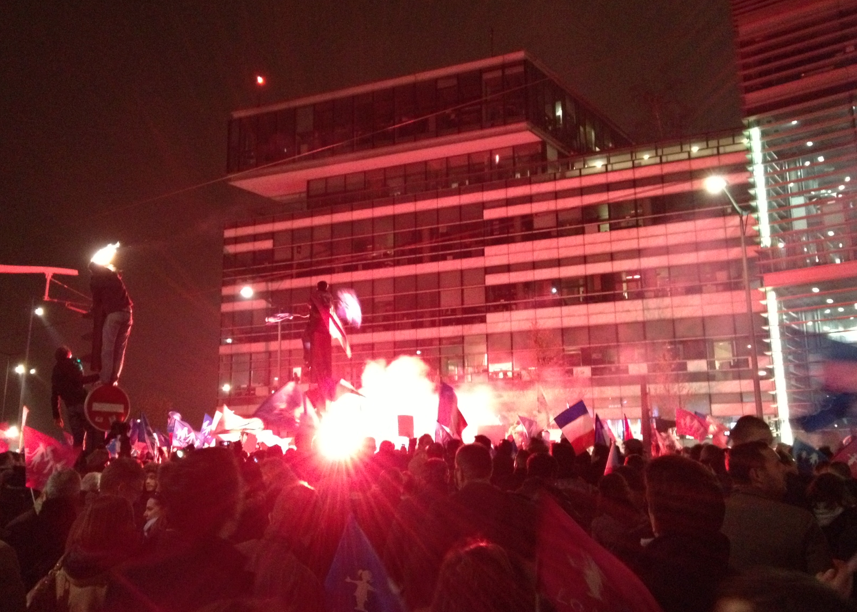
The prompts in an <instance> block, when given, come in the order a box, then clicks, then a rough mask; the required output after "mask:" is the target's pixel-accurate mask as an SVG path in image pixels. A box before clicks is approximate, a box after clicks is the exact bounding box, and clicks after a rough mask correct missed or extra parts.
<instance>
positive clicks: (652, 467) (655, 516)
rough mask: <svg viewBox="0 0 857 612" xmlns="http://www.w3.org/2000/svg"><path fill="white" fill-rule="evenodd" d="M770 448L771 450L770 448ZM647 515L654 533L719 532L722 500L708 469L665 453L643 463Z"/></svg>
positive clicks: (721, 524)
mask: <svg viewBox="0 0 857 612" xmlns="http://www.w3.org/2000/svg"><path fill="white" fill-rule="evenodd" d="M772 452H773V451H772ZM646 492H647V496H648V503H649V519H650V520H651V523H652V530H653V531H654V532H655V535H656V536H660V535H665V534H679V535H690V536H693V535H697V534H699V533H712V532H719V531H720V528H721V527H722V526H723V517H724V516H725V515H726V503H725V501H724V499H723V492H722V491H721V489H720V485H719V484H718V482H717V479H716V478H715V477H714V474H712V473H711V472H710V471H709V470H708V469H706V468H705V467H703V466H702V465H700V464H699V463H697V462H696V461H693V460H692V459H688V458H686V457H682V456H680V455H665V456H663V457H658V458H656V459H653V460H652V461H651V462H650V463H649V464H648V465H647V466H646Z"/></svg>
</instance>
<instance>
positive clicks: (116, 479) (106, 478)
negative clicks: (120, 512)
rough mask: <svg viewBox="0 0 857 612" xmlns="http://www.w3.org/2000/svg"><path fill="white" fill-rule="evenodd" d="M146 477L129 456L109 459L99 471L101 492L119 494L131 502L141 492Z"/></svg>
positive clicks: (138, 465)
mask: <svg viewBox="0 0 857 612" xmlns="http://www.w3.org/2000/svg"><path fill="white" fill-rule="evenodd" d="M145 480H146V477H145V475H144V474H143V468H142V467H140V464H139V463H137V461H136V460H134V459H131V458H130V457H120V458H119V459H114V460H113V461H111V462H110V463H109V464H108V465H107V467H106V468H104V471H103V472H102V473H101V493H102V494H105V495H119V496H121V497H124V498H125V499H127V500H128V501H129V502H131V503H132V504H133V503H134V502H135V501H137V499H138V498H139V497H140V494H141V493H142V492H143V483H144V482H145Z"/></svg>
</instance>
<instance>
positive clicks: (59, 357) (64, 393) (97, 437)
mask: <svg viewBox="0 0 857 612" xmlns="http://www.w3.org/2000/svg"><path fill="white" fill-rule="evenodd" d="M54 358H55V359H56V363H55V364H54V369H53V372H52V373H51V412H52V413H53V418H54V423H56V425H57V427H59V428H60V429H62V428H63V426H64V425H65V422H64V420H63V418H62V412H61V411H60V399H62V401H63V402H64V403H65V409H66V413H67V414H68V426H69V428H70V429H71V436H72V439H73V444H74V446H75V447H76V448H83V449H84V452H85V453H87V454H89V452H90V451H92V450H94V449H95V448H96V447H97V446H98V445H99V444H103V443H104V432H102V431H100V430H98V429H96V428H95V427H94V426H93V425H92V423H90V422H89V419H87V418H86V413H85V412H84V409H83V404H84V401H86V395H87V392H86V389H85V388H84V385H86V384H89V383H93V382H95V381H96V380H98V374H88V375H84V374H83V366H81V364H80V360H79V359H75V358H74V357H72V354H71V349H70V348H68V347H67V346H61V347H59V348H58V349H57V350H56V352H55V353H54ZM84 440H85V442H86V444H85V446H84Z"/></svg>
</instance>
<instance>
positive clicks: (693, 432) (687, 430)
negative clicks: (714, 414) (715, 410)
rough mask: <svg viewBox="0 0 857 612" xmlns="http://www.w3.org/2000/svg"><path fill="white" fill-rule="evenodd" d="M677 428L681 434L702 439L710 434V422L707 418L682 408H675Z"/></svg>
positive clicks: (677, 431)
mask: <svg viewBox="0 0 857 612" xmlns="http://www.w3.org/2000/svg"><path fill="white" fill-rule="evenodd" d="M675 429H676V433H677V434H678V435H680V436H690V437H691V438H695V439H696V440H699V441H702V440H705V438H706V437H707V436H708V423H706V422H705V419H702V418H700V417H698V416H696V415H695V414H694V413H692V412H690V411H688V410H684V409H682V408H676V409H675Z"/></svg>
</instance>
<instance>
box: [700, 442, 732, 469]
mask: <svg viewBox="0 0 857 612" xmlns="http://www.w3.org/2000/svg"><path fill="white" fill-rule="evenodd" d="M699 462H700V463H701V464H702V465H704V466H706V467H707V468H709V469H710V470H711V471H712V472H714V473H715V474H725V473H726V451H725V450H723V449H722V448H720V447H719V446H715V445H714V444H706V445H705V446H703V447H702V450H701V451H700V453H699Z"/></svg>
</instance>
